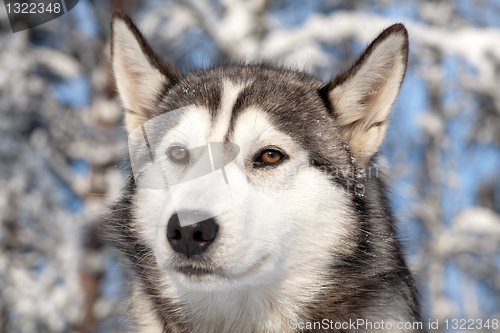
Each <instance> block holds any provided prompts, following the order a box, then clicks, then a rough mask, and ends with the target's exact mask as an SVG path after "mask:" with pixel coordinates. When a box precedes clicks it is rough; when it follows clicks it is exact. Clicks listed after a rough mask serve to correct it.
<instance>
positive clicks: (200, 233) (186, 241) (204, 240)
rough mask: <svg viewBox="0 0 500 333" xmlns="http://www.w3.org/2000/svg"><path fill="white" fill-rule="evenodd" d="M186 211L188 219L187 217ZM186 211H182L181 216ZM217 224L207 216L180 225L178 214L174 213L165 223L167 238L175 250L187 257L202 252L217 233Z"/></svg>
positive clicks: (184, 214)
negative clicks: (192, 222)
mask: <svg viewBox="0 0 500 333" xmlns="http://www.w3.org/2000/svg"><path fill="white" fill-rule="evenodd" d="M189 214H191V213H188V219H189ZM192 215H193V218H195V217H196V216H195V214H194V212H193V213H192ZM185 216H186V213H185V212H184V213H183V218H184V217H185ZM217 229H218V225H217V223H215V221H214V219H212V218H209V219H206V220H203V221H200V222H197V223H194V224H189V225H187V226H184V227H181V225H180V223H179V216H178V215H177V214H175V215H174V216H172V217H171V218H170V220H169V221H168V225H167V239H168V242H169V243H170V246H171V247H172V249H173V250H174V251H175V252H178V253H182V254H184V255H186V256H187V257H188V258H191V256H193V255H195V254H200V253H202V252H204V251H205V250H206V249H207V248H208V246H209V245H210V244H211V243H212V242H213V240H214V239H215V236H216V235H217Z"/></svg>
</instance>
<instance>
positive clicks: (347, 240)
mask: <svg viewBox="0 0 500 333" xmlns="http://www.w3.org/2000/svg"><path fill="white" fill-rule="evenodd" d="M111 47H112V66H113V72H114V75H115V78H116V85H117V90H118V93H119V96H120V98H121V101H122V103H123V106H124V108H125V112H126V113H125V123H126V128H127V131H128V133H129V147H130V158H131V163H132V169H133V172H134V180H135V184H136V187H135V190H134V193H133V197H134V199H133V208H132V210H133V220H134V222H133V223H134V225H133V228H134V230H136V231H137V232H138V233H139V234H140V235H141V239H144V240H145V243H146V246H147V247H148V248H150V249H151V250H152V251H153V252H154V257H155V259H156V263H155V265H157V266H158V267H159V268H160V269H161V271H162V272H164V274H165V276H168V277H169V278H170V279H172V280H173V281H174V282H176V283H179V284H182V285H183V286H187V287H190V288H199V287H202V288H217V287H218V286H225V287H227V286H228V285H234V286H241V285H246V284H255V283H267V282H272V281H276V280H277V279H279V277H283V276H286V275H287V274H295V273H296V272H299V271H304V270H307V271H315V272H321V271H322V270H324V268H325V262H328V260H326V261H325V257H326V256H331V255H332V254H335V253H348V252H349V251H350V250H351V249H352V247H354V246H355V245H354V244H353V242H354V241H353V240H352V239H351V237H350V236H351V235H352V234H353V233H355V232H356V230H357V229H358V226H357V223H359V221H358V220H357V217H356V216H355V214H353V213H352V212H353V208H352V207H353V206H355V205H356V200H360V197H362V195H363V193H361V189H360V190H359V191H358V192H359V193H355V192H356V191H357V190H356V186H359V185H363V183H364V182H365V181H366V174H363V172H358V171H354V172H353V170H363V168H366V167H367V166H368V165H369V163H370V160H371V158H372V157H373V156H374V154H375V153H376V152H377V151H378V149H379V147H380V145H381V144H382V141H383V139H384V136H385V132H386V129H387V125H388V122H389V115H390V110H391V107H392V105H393V103H394V101H395V99H396V96H397V94H398V92H399V88H400V85H401V82H402V80H403V77H404V74H405V70H406V63H407V57H408V36H407V32H406V30H405V28H404V27H403V26H402V25H400V24H396V25H393V26H391V27H389V28H387V29H386V30H385V31H383V32H382V33H381V34H380V35H379V36H378V37H377V38H376V39H375V41H374V42H373V43H372V44H371V45H370V46H369V47H368V48H367V49H366V51H365V52H364V53H363V54H362V55H361V57H360V58H359V60H358V61H357V62H356V63H355V64H354V65H353V66H352V68H351V69H350V70H348V71H346V72H345V73H344V74H342V75H340V76H338V77H336V78H334V79H332V80H331V81H330V82H328V83H326V84H324V83H322V82H320V81H319V80H317V79H315V78H314V77H312V76H310V75H307V74H304V73H300V72H296V71H290V70H285V69H275V68H273V67H270V66H267V65H249V66H228V67H221V68H214V69H210V70H207V71H199V72H194V73H190V74H187V75H186V76H184V75H182V74H181V73H180V72H179V71H178V70H176V69H174V68H173V67H171V66H170V65H169V64H167V63H165V62H164V61H162V60H161V59H160V58H159V57H158V56H157V55H156V54H155V53H154V52H153V51H152V49H151V48H150V46H149V45H148V44H147V42H146V40H145V39H144V37H143V35H142V34H141V33H140V32H139V30H138V29H137V28H136V26H135V25H134V24H133V22H132V21H131V20H130V18H129V17H127V16H126V15H124V14H122V13H117V14H115V15H114V16H113V20H112V42H111ZM346 171H347V172H346ZM356 197H357V199H355V198H356ZM294 272H295V273H294ZM318 274H319V273H318Z"/></svg>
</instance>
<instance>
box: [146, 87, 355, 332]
mask: <svg viewBox="0 0 500 333" xmlns="http://www.w3.org/2000/svg"><path fill="white" fill-rule="evenodd" d="M224 87H234V85H232V84H230V83H227V82H226V83H225V85H224ZM225 91H233V89H229V90H225ZM224 98H226V100H225V101H223V102H222V108H223V109H224V108H228V109H230V108H231V109H232V104H231V103H234V101H235V98H234V94H232V93H231V94H227V95H226V94H224ZM194 113H196V114H197V115H198V116H197V117H198V119H200V122H199V123H200V125H201V127H202V128H201V129H194V130H193V129H191V130H190V129H189V126H190V125H191V124H192V122H191V121H190V120H189V119H190V118H192V117H193V115H194ZM184 117H185V118H184V120H182V121H180V122H179V125H178V126H177V127H176V128H174V129H173V130H171V131H169V132H168V133H166V134H165V138H164V140H163V141H162V142H163V144H166V143H167V142H169V141H171V140H172V139H169V138H172V137H175V140H177V141H178V140H180V137H182V140H184V141H183V142H184V144H186V145H187V146H188V147H193V146H198V145H200V136H201V135H203V134H207V133H210V134H208V136H206V137H205V140H209V141H212V142H213V141H221V140H222V139H223V138H224V137H225V135H226V133H224V132H223V131H213V130H212V131H210V129H215V128H226V129H227V128H228V126H229V124H228V123H229V120H230V117H227V116H220V117H218V118H216V119H215V123H213V124H212V123H210V121H209V119H210V118H209V115H208V110H205V109H202V108H197V109H196V110H194V109H193V110H192V111H191V113H187V114H185V115H184ZM178 133H182V135H180V136H179V134H178ZM200 133H202V134H200ZM177 141H176V142H177ZM232 141H233V142H234V143H236V144H237V145H239V146H240V148H241V154H242V157H243V161H244V169H239V168H238V167H236V166H235V167H234V169H233V170H228V173H231V172H233V173H238V172H239V173H241V174H242V175H243V176H245V177H246V178H247V181H248V195H247V196H246V198H245V199H244V200H243V202H242V203H240V204H239V205H237V206H236V207H235V208H233V209H231V210H230V211H227V212H225V213H223V214H221V215H219V216H217V223H218V224H219V234H218V236H217V237H218V238H219V239H220V240H221V241H220V242H219V243H214V244H213V245H212V246H216V247H217V248H216V249H215V251H214V252H213V255H212V258H211V259H212V260H213V263H214V266H216V267H217V268H220V269H221V270H222V271H223V274H224V276H204V277H202V278H199V279H193V278H188V277H186V276H184V275H182V274H180V273H178V272H175V271H173V269H172V266H171V265H172V264H171V260H172V257H173V255H174V252H173V250H172V249H171V248H170V246H169V245H168V243H167V240H166V237H165V233H166V232H165V230H166V225H167V222H168V219H169V218H170V216H172V214H174V213H175V208H177V209H178V208H179V207H174V206H173V204H172V200H171V198H172V197H171V194H170V193H169V190H168V189H161V190H151V189H140V190H139V191H138V194H137V201H136V202H137V206H136V216H138V217H140V219H139V221H138V231H139V232H141V233H142V235H143V237H144V238H145V239H146V240H147V241H148V244H149V245H150V246H151V247H152V248H154V249H155V256H156V261H157V264H158V265H159V267H161V268H162V270H163V271H164V276H163V281H164V289H163V290H164V296H165V297H168V298H169V299H172V300H173V301H174V302H176V304H177V305H178V306H179V308H180V309H182V311H183V313H185V314H187V317H188V318H196V321H193V322H191V324H192V325H193V327H194V332H236V331H237V332H254V331H259V332H287V331H290V325H289V320H290V318H295V317H297V315H298V314H297V313H296V312H295V311H296V310H297V309H299V308H300V306H301V305H302V304H306V303H308V302H310V301H312V300H313V299H314V298H315V297H316V295H317V293H318V292H320V290H321V287H322V285H323V282H324V280H323V277H324V274H325V272H326V271H327V269H328V267H327V265H328V264H329V263H330V259H331V257H330V255H329V253H330V251H331V250H332V249H333V248H336V245H337V244H339V243H340V242H341V239H342V242H345V241H346V238H347V236H348V235H349V231H350V228H352V226H353V225H355V223H353V221H352V220H351V219H352V217H351V214H350V212H349V211H347V210H346V209H344V208H342V207H347V205H348V202H349V198H348V197H347V195H348V194H346V193H343V192H342V190H339V189H337V188H335V187H334V186H333V185H331V182H330V181H329V180H328V179H327V177H326V176H325V175H324V174H322V173H321V172H320V171H319V170H317V169H315V168H312V167H310V166H309V164H308V156H307V152H306V151H304V150H302V149H300V147H299V146H298V144H297V143H296V142H295V141H294V139H293V138H291V137H290V136H288V135H286V134H285V133H282V132H280V131H278V130H277V129H276V128H274V126H273V125H272V124H271V122H270V121H269V119H268V118H267V116H266V114H265V113H264V112H262V111H260V110H258V109H256V108H249V109H247V110H244V111H243V113H242V114H241V115H240V117H239V118H238V121H237V122H236V124H235V127H234V137H233V138H232ZM271 144H272V145H273V146H277V147H280V148H281V149H283V150H284V151H285V152H286V153H287V154H288V155H289V160H288V161H286V162H285V163H284V164H283V165H282V166H280V167H278V168H276V169H274V170H262V169H254V168H252V165H251V162H252V158H253V156H254V155H255V153H257V152H259V151H260V150H263V149H264V148H265V147H266V146H268V145H271ZM164 149H165V147H162V148H159V149H158V151H164ZM166 163H168V162H166ZM242 167H243V166H242ZM166 168H167V170H166V171H167V172H170V174H175V171H174V170H173V169H172V168H173V166H167V167H166ZM169 168H171V169H169ZM169 170H170V171H169ZM179 176H180V175H179ZM189 202H190V200H186V207H188V208H190V209H193V207H192V206H190V204H189ZM211 205H212V203H208V204H207V206H206V207H198V208H199V209H203V210H210V209H211ZM284 207H286V208H284ZM181 208H182V207H181ZM332 216H335V219H334V220H333V221H332ZM337 250H338V249H337ZM263 258H264V260H263ZM222 317H224V318H225V319H224V320H221V318H222ZM224 325H227V326H224Z"/></svg>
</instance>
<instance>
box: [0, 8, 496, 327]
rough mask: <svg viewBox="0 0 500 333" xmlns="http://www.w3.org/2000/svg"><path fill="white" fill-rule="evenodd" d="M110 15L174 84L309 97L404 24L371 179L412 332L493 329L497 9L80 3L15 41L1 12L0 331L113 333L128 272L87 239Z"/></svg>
mask: <svg viewBox="0 0 500 333" xmlns="http://www.w3.org/2000/svg"><path fill="white" fill-rule="evenodd" d="M115 9H124V10H126V11H127V12H129V13H133V15H132V16H133V17H134V19H135V20H136V21H137V22H138V23H139V26H140V27H141V28H142V30H143V31H144V33H145V35H146V36H147V37H148V39H149V40H150V41H151V44H152V45H153V46H154V48H155V49H156V50H157V51H158V52H159V53H160V54H161V55H163V57H164V58H165V59H166V60H167V61H169V62H170V63H172V64H174V65H175V66H177V67H179V68H180V69H181V70H182V71H184V72H187V71H189V70H192V69H199V68H201V69H203V68H207V67H209V66H210V65H212V64H215V63H217V62H219V61H221V62H225V61H226V60H228V59H232V60H237V61H241V62H255V61H259V60H263V59H267V60H269V59H271V60H273V61H275V62H277V63H280V64H285V65H286V66H289V67H292V68H299V69H302V70H306V71H309V72H311V73H314V74H316V75H318V76H319V77H320V78H321V79H323V80H325V81H326V80H328V79H329V78H331V77H332V76H333V75H335V73H339V72H340V71H341V70H342V69H345V68H346V67H347V65H348V64H350V62H352V61H353V60H354V59H355V58H356V56H357V55H359V53H360V52H361V51H362V50H363V48H364V46H365V45H366V44H367V43H368V42H369V41H370V40H371V39H372V38H373V37H375V36H376V35H377V33H379V32H380V31H381V30H382V29H383V28H385V27H387V26H389V25H390V24H391V23H394V22H402V23H404V24H405V25H406V27H407V28H408V30H409V34H410V48H411V53H410V62H409V68H408V73H407V75H406V79H405V83H404V84H403V87H402V90H401V94H400V97H399V98H398V101H397V103H396V105H395V109H394V112H393V118H392V120H391V126H390V130H389V133H388V137H387V139H386V142H385V144H384V147H383V151H382V153H381V154H380V156H379V164H380V165H381V166H384V169H386V170H385V173H386V174H387V175H388V177H389V181H390V184H391V187H392V188H393V189H394V190H393V193H392V196H391V199H392V202H393V205H394V208H395V211H396V213H397V217H398V220H399V221H400V224H399V233H400V238H401V239H402V240H403V244H404V245H405V247H406V248H407V252H408V255H409V258H410V264H411V267H412V269H413V270H414V271H415V272H416V275H417V278H418V282H419V285H420V289H421V291H422V299H423V300H422V305H423V308H424V315H425V316H426V317H428V318H430V319H431V320H436V319H439V320H440V322H442V321H443V320H445V319H447V318H449V319H452V318H457V319H462V318H463V319H483V321H486V320H487V319H489V320H490V322H491V320H492V319H500V274H499V273H500V272H499V271H500V215H499V214H500V173H499V172H498V170H499V169H500V94H499V88H498V87H499V86H500V2H498V1H497V0H491V1H487V0H468V1H451V0H450V1H444V0H441V1H431V0H425V1H416V0H409V1H405V2H398V1H393V0H384V1H378V2H376V1H371V0H355V1H347V0H325V1H320V0H312V1H299V0H274V1H272V0H249V1H244V0H219V1H213V0H185V1H182V0H168V1H157V0H147V1H134V0H128V1H125V0H122V1H120V0H108V1H99V2H98V1H89V0H87V1H80V2H79V4H78V5H77V7H75V9H73V10H72V11H71V12H69V13H68V14H66V15H64V16H62V17H60V18H58V19H56V20H53V21H51V22H49V23H46V24H44V25H41V26H39V27H36V28H33V29H30V30H26V31H23V32H19V33H16V34H13V33H12V31H11V30H10V27H9V21H8V19H7V14H6V12H5V8H4V7H2V8H1V9H0V29H1V30H0V41H1V45H2V48H1V49H0V116H1V118H0V119H2V121H1V122H0V161H1V163H0V331H1V332H66V331H78V332H96V331H97V332H111V331H120V330H122V328H123V326H124V325H125V326H126V321H120V320H119V319H118V318H120V307H119V306H118V305H117V304H118V303H119V302H120V300H121V299H122V297H123V296H124V295H125V292H124V290H125V288H124V275H125V274H126V272H124V271H122V270H121V269H120V268H119V263H118V259H117V256H116V254H115V252H113V251H112V250H111V249H110V247H109V246H108V245H106V243H105V242H104V241H103V240H102V239H101V238H99V237H98V234H99V230H100V226H101V225H102V224H103V223H104V217H103V216H104V214H105V211H106V205H107V203H108V202H109V201H110V200H111V199H112V197H113V196H114V195H115V194H116V193H117V191H118V190H119V187H120V184H121V181H122V180H123V178H124V175H125V171H123V170H122V169H123V160H124V157H125V154H126V142H127V138H126V133H125V131H124V130H123V128H122V115H121V110H120V107H119V104H118V102H117V100H116V98H115V91H114V83H113V79H112V75H111V72H110V64H109V42H108V38H109V19H110V14H111V12H112V11H113V10H115ZM424 323H427V321H425V322H424ZM435 331H445V330H444V328H443V327H442V326H440V329H439V330H435ZM477 331H480V330H477ZM497 331H500V330H497Z"/></svg>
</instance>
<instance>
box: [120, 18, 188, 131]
mask: <svg viewBox="0 0 500 333" xmlns="http://www.w3.org/2000/svg"><path fill="white" fill-rule="evenodd" d="M111 62H112V67H113V73H114V76H115V81H116V87H117V90H118V94H119V96H120V99H121V100H122V103H123V106H124V108H125V112H126V113H125V125H126V128H127V131H128V132H129V133H130V132H132V131H133V130H134V129H135V128H136V127H138V126H140V125H141V124H142V123H144V122H146V121H147V120H149V119H151V118H152V117H153V112H152V110H153V109H154V107H155V105H156V103H157V102H158V97H159V96H160V94H161V92H162V90H163V89H166V88H167V87H168V86H169V85H172V84H173V83H175V82H176V81H177V80H178V79H179V78H180V77H181V74H180V73H179V72H178V71H177V70H175V69H174V68H172V67H171V66H170V65H168V64H167V63H165V62H164V61H162V60H161V59H160V58H159V57H158V56H157V55H156V54H155V53H154V52H153V50H152V49H151V47H150V46H149V45H148V43H147V42H146V39H145V38H144V36H143V35H142V34H141V32H140V31H139V29H137V27H136V26H135V24H134V22H132V20H131V19H130V17H128V16H127V15H126V14H124V13H122V12H115V13H113V17H112V19H111Z"/></svg>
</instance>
